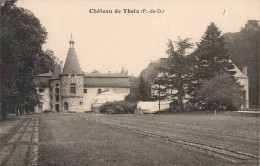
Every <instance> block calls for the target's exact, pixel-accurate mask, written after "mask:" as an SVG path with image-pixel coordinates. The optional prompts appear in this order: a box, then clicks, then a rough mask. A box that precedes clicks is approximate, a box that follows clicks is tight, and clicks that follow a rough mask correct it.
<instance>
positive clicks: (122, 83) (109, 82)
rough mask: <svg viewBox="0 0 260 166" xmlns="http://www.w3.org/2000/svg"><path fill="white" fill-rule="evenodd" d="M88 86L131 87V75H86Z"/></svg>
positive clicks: (85, 82)
mask: <svg viewBox="0 0 260 166" xmlns="http://www.w3.org/2000/svg"><path fill="white" fill-rule="evenodd" d="M84 84H85V85H86V86H87V87H111V88H129V87H130V80H129V77H84Z"/></svg>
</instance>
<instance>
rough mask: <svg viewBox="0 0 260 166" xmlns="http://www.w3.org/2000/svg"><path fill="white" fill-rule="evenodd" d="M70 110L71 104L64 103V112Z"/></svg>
mask: <svg viewBox="0 0 260 166" xmlns="http://www.w3.org/2000/svg"><path fill="white" fill-rule="evenodd" d="M68 110H69V103H68V102H65V103H64V111H68Z"/></svg>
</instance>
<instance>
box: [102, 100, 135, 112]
mask: <svg viewBox="0 0 260 166" xmlns="http://www.w3.org/2000/svg"><path fill="white" fill-rule="evenodd" d="M135 109H136V104H133V103H130V102H127V101H115V102H107V103H105V104H103V105H101V106H100V107H99V111H100V112H101V113H107V114H133V113H134V112H135Z"/></svg>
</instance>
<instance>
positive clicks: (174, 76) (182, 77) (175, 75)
mask: <svg viewBox="0 0 260 166" xmlns="http://www.w3.org/2000/svg"><path fill="white" fill-rule="evenodd" d="M189 41H190V38H185V39H181V38H180V37H179V38H178V40H177V41H176V42H175V45H176V46H175V47H176V50H175V49H174V44H173V42H172V41H171V40H169V42H168V50H167V54H168V55H169V57H168V58H167V59H166V62H167V65H166V67H165V68H164V69H162V70H164V71H165V72H166V73H167V74H168V76H169V77H168V78H167V82H166V83H165V84H166V86H171V88H172V89H176V90H177V93H176V94H175V95H176V96H177V98H178V107H179V108H178V110H179V111H183V100H184V97H185V95H186V94H187V92H188V88H187V85H188V83H189V82H190V76H189V73H190V65H189V62H190V61H189V59H188V58H187V57H185V55H186V53H187V50H188V49H190V48H192V46H193V44H192V43H190V42H189Z"/></svg>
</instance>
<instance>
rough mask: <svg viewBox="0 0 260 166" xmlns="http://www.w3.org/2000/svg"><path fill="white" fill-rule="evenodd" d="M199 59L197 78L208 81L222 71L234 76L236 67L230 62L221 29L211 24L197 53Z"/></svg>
mask: <svg viewBox="0 0 260 166" xmlns="http://www.w3.org/2000/svg"><path fill="white" fill-rule="evenodd" d="M195 55H196V56H197V58H198V61H197V62H198V63H197V67H198V68H197V73H196V74H197V78H198V80H199V81H200V80H208V79H211V78H213V77H215V75H216V74H217V73H219V72H221V71H224V72H229V73H230V74H231V75H234V74H235V72H234V71H231V70H232V69H234V65H233V64H232V63H231V62H230V61H229V55H228V51H227V49H226V48H225V42H224V37H223V36H222V35H221V31H220V30H219V28H218V27H217V26H216V25H215V24H214V23H213V22H211V23H210V25H209V26H208V27H207V30H206V32H205V34H204V35H203V36H202V39H201V41H200V43H199V44H198V48H197V50H196V52H195Z"/></svg>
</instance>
